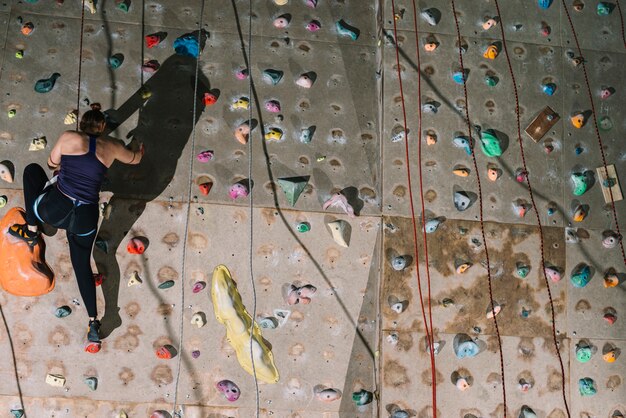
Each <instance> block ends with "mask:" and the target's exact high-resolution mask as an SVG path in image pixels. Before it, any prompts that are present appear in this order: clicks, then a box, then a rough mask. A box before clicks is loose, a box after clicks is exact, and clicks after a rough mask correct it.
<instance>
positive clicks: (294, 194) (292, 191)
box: [278, 176, 310, 206]
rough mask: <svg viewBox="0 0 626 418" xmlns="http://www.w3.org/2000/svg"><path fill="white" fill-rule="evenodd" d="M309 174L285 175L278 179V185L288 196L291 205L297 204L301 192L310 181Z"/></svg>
mask: <svg viewBox="0 0 626 418" xmlns="http://www.w3.org/2000/svg"><path fill="white" fill-rule="evenodd" d="M309 178H310V177H309V176H300V177H284V178H282V179H278V185H279V186H280V188H281V189H283V192H285V195H286V196H287V201H288V202H289V204H290V205H291V206H295V204H296V202H297V201H298V198H299V197H300V194H301V193H302V192H303V191H304V188H305V187H306V185H307V184H308V183H309Z"/></svg>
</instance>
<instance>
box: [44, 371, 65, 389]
mask: <svg viewBox="0 0 626 418" xmlns="http://www.w3.org/2000/svg"><path fill="white" fill-rule="evenodd" d="M46 383H47V384H48V385H50V386H54V387H57V388H62V387H63V386H65V377H64V376H61V375H60V374H52V373H48V374H47V375H46Z"/></svg>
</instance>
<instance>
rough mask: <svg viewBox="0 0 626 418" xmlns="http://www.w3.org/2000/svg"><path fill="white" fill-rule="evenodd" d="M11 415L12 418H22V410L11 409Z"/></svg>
mask: <svg viewBox="0 0 626 418" xmlns="http://www.w3.org/2000/svg"><path fill="white" fill-rule="evenodd" d="M11 415H13V418H22V417H23V416H24V410H23V409H11Z"/></svg>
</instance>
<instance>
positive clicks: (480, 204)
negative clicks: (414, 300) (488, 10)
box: [451, 0, 507, 418]
mask: <svg viewBox="0 0 626 418" xmlns="http://www.w3.org/2000/svg"><path fill="white" fill-rule="evenodd" d="M451 4H452V16H454V25H455V27H456V38H457V42H458V45H459V65H460V66H461V72H462V74H466V72H465V67H464V65H463V47H462V44H463V43H462V41H461V31H460V30H459V18H458V16H457V14H456V6H455V4H454V0H451ZM462 84H463V97H464V99H465V121H466V123H467V132H468V135H469V142H470V147H472V146H473V145H472V144H473V143H474V140H473V139H472V130H473V127H472V122H471V120H470V116H469V101H468V96H467V82H466V80H465V79H464V80H463V83H462ZM471 155H472V162H473V163H474V171H476V184H477V185H478V208H479V214H480V233H481V236H482V239H483V243H484V246H485V261H486V264H487V266H486V270H487V282H488V284H489V307H490V308H491V317H492V318H493V325H494V327H495V330H496V337H497V339H498V353H499V355H500V379H501V382H502V403H503V404H504V418H506V413H507V405H506V383H505V378H504V354H503V353H502V338H501V337H500V329H499V327H498V320H497V318H496V315H497V312H496V306H495V303H494V301H493V286H492V277H491V263H490V261H489V250H488V245H487V237H486V236H485V222H484V217H483V190H482V185H481V181H480V172H479V170H478V163H477V162H476V152H474V151H472V153H471Z"/></svg>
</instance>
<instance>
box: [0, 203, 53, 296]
mask: <svg viewBox="0 0 626 418" xmlns="http://www.w3.org/2000/svg"><path fill="white" fill-rule="evenodd" d="M24 223H26V219H25V218H24V210H23V209H22V208H12V209H11V210H9V211H8V212H7V213H6V215H4V218H2V220H1V221H0V285H1V286H2V288H3V289H4V290H6V291H7V292H8V293H10V294H12V295H15V296H41V295H45V294H46V293H48V292H50V291H51V290H52V289H54V273H53V272H52V270H51V269H50V266H48V264H46V261H45V250H46V245H45V242H44V240H43V238H42V237H41V236H40V237H39V243H38V244H37V245H35V246H34V247H33V248H32V249H31V248H29V246H28V244H27V243H26V242H25V241H22V240H20V239H19V238H15V237H12V236H10V235H9V234H8V233H7V231H8V230H9V227H10V226H11V225H13V224H24Z"/></svg>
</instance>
